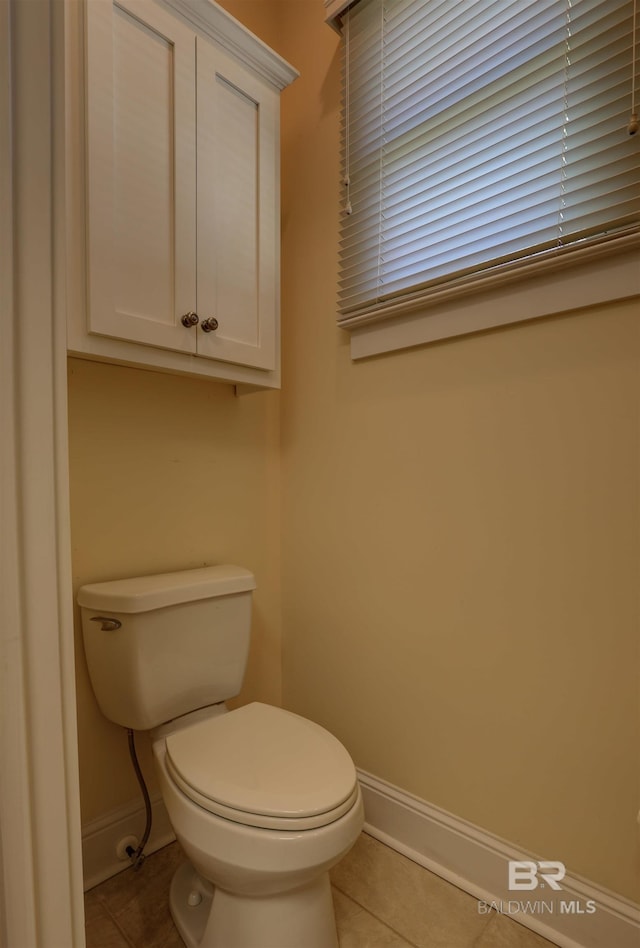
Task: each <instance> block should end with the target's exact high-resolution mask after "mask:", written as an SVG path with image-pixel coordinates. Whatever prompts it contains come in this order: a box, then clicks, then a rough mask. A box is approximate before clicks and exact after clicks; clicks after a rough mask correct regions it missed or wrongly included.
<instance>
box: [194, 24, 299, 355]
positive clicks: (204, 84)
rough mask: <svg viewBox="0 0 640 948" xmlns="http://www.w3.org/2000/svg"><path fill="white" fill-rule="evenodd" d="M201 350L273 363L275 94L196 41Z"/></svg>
mask: <svg viewBox="0 0 640 948" xmlns="http://www.w3.org/2000/svg"><path fill="white" fill-rule="evenodd" d="M197 58H198V67H197V103H198V105H197V141H198V145H197V154H198V312H199V314H200V319H201V321H202V320H204V319H206V318H207V317H210V316H213V317H214V318H215V319H216V320H217V321H218V328H217V329H216V330H215V331H214V332H210V333H205V332H204V331H203V330H202V328H201V327H199V328H198V332H197V337H198V355H202V356H205V357H209V358H214V359H220V360H223V361H229V362H235V363H238V364H241V365H247V366H255V367H257V368H262V369H273V368H274V367H275V364H276V354H277V350H276V346H277V344H278V339H277V317H278V307H279V300H278V284H279V259H280V257H279V242H280V233H279V227H278V221H279V214H278V206H279V181H278V149H279V135H278V120H279V99H278V94H277V92H276V91H275V90H274V89H273V88H272V87H271V86H269V85H268V84H267V83H266V82H265V81H263V80H261V79H260V78H259V77H258V76H257V75H256V74H254V73H253V72H251V71H250V70H249V69H248V68H246V67H245V66H243V65H242V64H240V63H237V62H236V61H235V60H233V59H232V58H231V57H230V56H229V55H227V54H226V53H225V52H223V51H222V50H220V49H219V48H218V47H216V46H215V45H214V44H213V43H210V42H208V41H207V40H206V39H201V38H200V37H199V38H198V41H197Z"/></svg>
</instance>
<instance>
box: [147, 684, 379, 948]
mask: <svg viewBox="0 0 640 948" xmlns="http://www.w3.org/2000/svg"><path fill="white" fill-rule="evenodd" d="M190 717H191V716H187V718H190ZM195 717H196V721H195V723H192V722H191V721H189V720H185V721H180V722H178V724H177V726H176V729H175V730H172V729H171V728H167V727H163V728H160V729H158V730H157V731H156V732H154V733H153V734H152V740H153V753H154V758H155V761H156V766H157V772H158V775H159V778H160V785H161V790H162V796H163V800H164V802H165V805H166V807H167V812H168V814H169V819H170V821H171V824H172V826H173V828H174V831H175V833H176V837H177V839H178V840H179V842H180V844H181V846H182V848H183V849H184V851H185V854H186V855H187V857H188V858H189V861H190V866H187V867H186V868H183V869H181V870H179V871H178V873H177V874H176V878H175V879H174V883H173V886H172V893H171V899H170V908H171V913H172V915H173V918H174V921H175V923H176V927H177V928H178V931H179V932H180V935H181V937H182V939H183V941H184V942H185V944H187V945H188V946H189V948H192V946H193V948H195V946H200V948H334V946H337V944H338V941H337V936H336V929H335V921H334V914H333V906H332V901H331V890H330V884H329V876H328V870H329V869H330V868H331V867H332V866H334V865H335V864H336V863H337V862H338V861H339V860H340V859H341V858H342V857H343V856H344V855H345V853H347V852H348V851H349V849H351V847H352V846H353V843H354V842H355V840H356V838H357V837H358V834H359V833H360V830H361V828H362V823H363V808H362V797H361V793H360V788H359V786H358V784H357V781H356V775H355V769H354V768H353V764H352V763H351V760H350V758H349V757H348V755H347V753H346V751H345V750H344V748H343V747H342V745H341V744H340V743H339V742H338V741H337V740H336V739H335V738H333V737H332V735H330V734H329V733H328V732H327V731H325V730H324V729H322V728H320V727H318V726H317V725H314V724H312V722H309V721H306V720H305V719H304V718H300V717H298V716H297V715H293V714H290V713H289V712H286V711H281V710H280V709H278V708H273V707H270V706H268V705H263V704H257V703H256V704H251V705H246V706H245V707H243V708H240V709H238V710H237V711H231V712H227V713H226V714H225V713H220V712H219V711H217V710H214V713H213V714H212V715H211V716H206V715H205V716H204V717H203V716H202V715H201V714H196V716H195ZM321 771H322V773H323V778H324V779H323V781H322V783H320V784H319V783H318V779H317V778H318V774H319V773H320V772H321Z"/></svg>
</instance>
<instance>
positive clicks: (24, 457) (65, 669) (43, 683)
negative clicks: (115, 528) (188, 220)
mask: <svg viewBox="0 0 640 948" xmlns="http://www.w3.org/2000/svg"><path fill="white" fill-rule="evenodd" d="M62 12H63V11H62V4H60V3H57V2H53V0H36V2H32V3H22V2H19V0H10V2H9V3H0V127H2V128H3V129H9V130H10V134H8V135H3V136H1V137H0V320H1V338H2V345H1V346H0V431H1V436H2V452H1V457H2V468H1V473H2V477H1V480H0V522H1V523H2V529H1V531H0V537H1V539H0V586H1V588H0V609H1V614H0V760H1V761H2V766H1V767H0V944H1V945H2V946H6V948H9V946H18V945H25V946H26V945H28V946H30V948H31V946H34V948H36V946H37V948H59V946H60V945H73V946H74V948H82V946H84V944H85V939H84V919H83V911H82V864H81V846H80V808H79V785H78V764H77V744H76V712H75V680H74V662H73V624H72V606H71V567H70V542H69V514H68V471H67V420H66V336H65V305H64V283H63V281H61V280H60V279H59V277H60V274H61V273H62V272H63V271H62V269H61V267H60V266H59V264H60V259H59V257H60V254H62V253H63V246H64V244H63V241H62V240H60V239H59V234H60V229H61V228H62V227H63V225H64V217H63V215H61V214H60V213H58V211H59V210H60V208H61V206H62V201H63V199H64V190H63V175H62V171H63V168H62V164H61V159H62V148H63V143H62V141H61V138H60V136H61V135H62V133H63V130H64V116H63V114H62V112H61V109H62V108H63V106H62V99H61V95H60V93H61V83H62V69H63V58H64V57H63V46H62V27H63V24H62ZM52 91H53V96H52V94H51V93H52ZM52 100H53V102H54V106H53V110H55V111H56V118H55V121H54V118H53V114H52V105H51V103H52ZM54 130H55V132H54ZM56 230H57V231H58V239H56Z"/></svg>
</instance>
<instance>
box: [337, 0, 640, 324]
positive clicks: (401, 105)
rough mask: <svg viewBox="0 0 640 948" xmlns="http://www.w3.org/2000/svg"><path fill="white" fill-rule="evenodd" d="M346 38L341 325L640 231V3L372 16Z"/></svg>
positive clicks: (361, 8)
mask: <svg viewBox="0 0 640 948" xmlns="http://www.w3.org/2000/svg"><path fill="white" fill-rule="evenodd" d="M343 32H344V57H345V59H344V64H345V107H344V137H343V146H344V151H343V155H344V182H345V208H344V210H345V213H344V217H343V224H342V234H341V276H340V308H341V322H342V323H343V324H348V323H350V322H353V321H354V320H356V321H359V320H361V319H362V317H363V316H364V317H365V318H366V316H367V314H371V313H373V314H375V311H376V308H377V307H380V306H381V304H382V306H383V307H384V306H386V307H387V308H388V304H389V301H394V300H396V299H400V300H403V299H405V298H407V297H409V298H410V299H411V298H414V297H415V298H416V299H419V300H422V301H424V300H428V298H429V295H430V294H433V293H434V292H436V291H438V292H440V291H441V290H442V288H443V287H446V286H453V287H455V286H456V285H460V286H464V287H465V291H466V292H468V288H469V285H470V284H473V283H474V282H475V281H481V280H483V279H486V277H487V276H488V275H491V277H492V278H493V279H495V277H496V275H498V276H499V275H500V273H504V274H505V278H506V276H507V275H512V274H513V272H514V269H516V270H518V271H519V270H520V269H521V268H522V267H527V266H529V265H530V264H531V263H532V262H535V263H536V264H538V263H539V262H540V260H541V259H542V260H544V259H545V258H546V257H551V256H553V257H554V258H555V257H556V256H557V255H558V254H563V255H565V254H567V255H568V254H571V253H572V252H574V251H575V250H576V249H583V248H585V247H586V246H590V245H592V244H593V243H594V242H598V243H601V244H602V245H603V246H605V245H611V244H614V243H615V242H616V241H619V239H621V238H628V236H629V235H630V234H634V233H636V232H637V231H638V229H640V161H639V151H640V149H639V147H638V146H639V144H640V134H638V135H631V134H629V127H630V126H629V120H630V113H631V111H632V109H633V95H632V90H633V85H634V81H635V80H634V66H633V64H634V61H635V59H637V56H634V53H636V50H634V42H633V36H634V3H633V0H629V2H620V0H533V2H532V0H465V2H464V3H460V2H459V0H359V2H357V3H356V4H355V5H354V6H352V7H351V9H350V10H349V11H348V13H347V14H345V17H344V20H343Z"/></svg>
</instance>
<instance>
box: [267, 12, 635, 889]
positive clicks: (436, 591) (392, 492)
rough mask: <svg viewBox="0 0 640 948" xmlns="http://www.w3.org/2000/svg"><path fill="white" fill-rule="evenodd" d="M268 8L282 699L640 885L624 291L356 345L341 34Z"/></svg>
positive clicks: (628, 324)
mask: <svg viewBox="0 0 640 948" xmlns="http://www.w3.org/2000/svg"><path fill="white" fill-rule="evenodd" d="M285 8H286V16H283V20H282V22H283V25H284V26H286V32H285V33H284V40H283V49H282V52H283V53H284V54H285V55H286V56H287V57H288V58H290V59H291V61H292V62H293V63H294V64H295V65H297V66H298V68H299V69H300V70H301V72H302V78H301V79H300V80H298V81H297V82H296V84H295V85H294V86H293V87H292V88H291V89H290V90H288V91H287V93H286V97H285V100H284V119H285V128H284V165H283V181H284V201H283V220H284V258H283V271H284V287H283V299H284V385H283V427H282V451H283V527H282V535H283V590H284V598H283V604H284V612H283V636H284V643H283V657H284V671H283V689H284V690H283V695H284V702H285V704H286V706H287V707H289V708H292V709H293V710H296V711H300V712H301V713H303V714H306V715H308V716H309V717H311V718H313V719H315V720H317V721H319V722H321V723H323V724H325V725H327V726H328V727H329V728H331V729H332V730H333V731H334V732H335V733H336V734H338V735H339V737H340V738H341V739H342V740H343V741H344V742H345V743H346V745H347V747H348V748H349V749H350V750H351V752H352V754H353V756H354V758H355V760H356V762H357V764H358V765H359V766H360V767H363V768H364V769H366V770H368V771H370V772H372V773H374V774H376V775H377V776H379V777H382V778H385V779H387V780H389V781H391V782H392V783H394V784H397V785H398V786H400V787H402V788H404V789H406V790H407V791H410V792H412V793H414V794H417V795H418V796H420V797H423V798H424V799H426V800H428V801H430V802H431V803H434V804H436V805H438V806H441V807H444V808H445V809H447V810H449V811H451V812H452V813H454V814H456V815H458V816H460V817H464V818H466V819H468V820H471V821H473V822H475V823H477V824H479V825H480V826H482V827H484V828H486V829H488V830H490V831H492V832H494V833H497V834H498V835H500V836H503V837H505V838H506V839H508V840H510V841H512V842H513V843H516V844H518V845H521V846H522V847H524V848H526V849H529V850H531V851H533V852H535V853H539V854H541V855H542V856H543V857H546V858H550V859H560V860H562V861H564V862H566V864H567V865H568V866H569V867H570V869H571V870H572V871H574V872H577V873H580V874H583V875H585V876H587V877H588V878H590V879H592V880H595V881H597V882H599V883H601V884H603V885H605V886H607V887H610V888H612V889H614V890H616V891H618V892H620V893H623V894H626V895H627V896H630V897H635V898H637V897H638V887H637V883H638V880H639V879H640V874H639V872H638V870H639V857H638V827H637V823H636V814H637V812H638V807H639V806H640V789H639V785H638V746H639V743H638V736H639V735H638V694H639V689H638V592H637V588H638V586H637V583H638V565H639V549H638V524H639V510H638V487H639V477H640V471H639V440H638V439H639V427H638V420H639V416H638V406H639V396H640V318H639V313H638V305H637V302H636V303H633V304H631V303H627V304H620V305H616V306H613V307H611V308H601V309H599V310H590V311H587V312H583V313H577V314H572V315H570V316H566V317H558V318H552V319H548V320H544V321H538V322H534V323H531V324H528V325H520V326H518V327H516V328H512V329H506V330H502V331H497V332H491V333H485V334H482V335H477V336H475V337H468V338H465V339H457V340H455V341H453V342H450V343H442V344H438V345H432V346H430V347H423V348H420V349H415V350H412V351H406V352H403V353H398V354H394V355H390V356H384V357H379V358H376V359H371V360H368V361H366V362H362V363H352V362H351V361H350V357H349V348H348V340H347V338H346V336H345V335H344V334H343V333H341V332H339V331H338V330H337V329H336V328H335V322H334V316H335V292H336V257H337V242H336V241H337V238H336V234H337V226H338V214H337V198H338V193H339V185H338V149H339V139H338V134H339V125H338V107H339V102H338V97H339V63H338V61H337V38H336V37H335V36H334V34H332V33H331V31H330V30H328V29H327V28H326V27H325V26H324V25H323V23H322V17H323V9H322V8H323V4H322V2H321V0H308V2H296V0H293V2H291V3H289V4H280V9H281V12H282V11H284V10H285Z"/></svg>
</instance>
